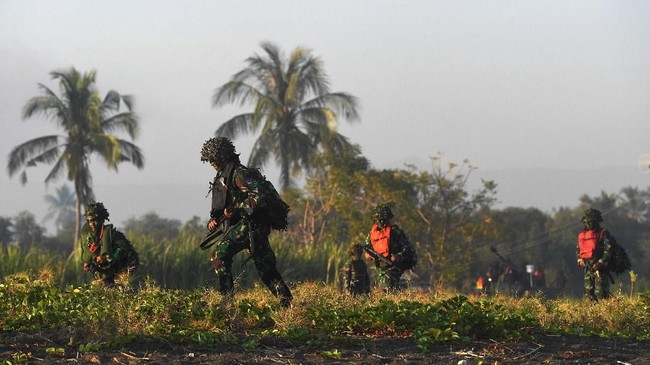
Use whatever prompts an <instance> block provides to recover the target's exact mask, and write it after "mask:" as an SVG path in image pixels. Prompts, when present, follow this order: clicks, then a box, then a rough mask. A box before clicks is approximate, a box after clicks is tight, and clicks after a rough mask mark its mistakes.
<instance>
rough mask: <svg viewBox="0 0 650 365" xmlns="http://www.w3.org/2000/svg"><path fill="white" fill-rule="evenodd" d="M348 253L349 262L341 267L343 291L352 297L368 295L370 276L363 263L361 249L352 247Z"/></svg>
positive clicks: (356, 246) (355, 246)
mask: <svg viewBox="0 0 650 365" xmlns="http://www.w3.org/2000/svg"><path fill="white" fill-rule="evenodd" d="M348 253H349V254H350V261H348V262H347V263H346V264H345V266H344V267H343V275H344V277H343V281H344V286H345V290H347V292H348V293H350V294H352V295H353V296H358V295H361V294H368V293H370V275H368V266H367V265H366V263H365V261H363V248H361V247H360V246H359V245H352V247H350V250H349V251H348Z"/></svg>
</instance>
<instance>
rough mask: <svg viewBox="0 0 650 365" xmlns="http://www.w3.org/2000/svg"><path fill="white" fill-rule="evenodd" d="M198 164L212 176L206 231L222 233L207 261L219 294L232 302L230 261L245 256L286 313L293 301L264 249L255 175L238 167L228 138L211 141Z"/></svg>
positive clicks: (265, 231) (264, 219)
mask: <svg viewBox="0 0 650 365" xmlns="http://www.w3.org/2000/svg"><path fill="white" fill-rule="evenodd" d="M201 161H203V162H209V163H210V164H211V165H212V167H214V169H215V170H216V171H217V175H216V176H215V178H214V181H213V182H212V184H211V188H210V190H211V192H212V209H211V211H210V221H209V222H208V230H210V231H214V230H215V229H222V230H223V231H224V233H225V234H224V236H223V237H222V238H221V239H220V241H219V242H217V243H216V244H215V246H216V247H215V248H214V249H213V250H212V255H211V260H212V266H213V267H214V269H215V271H216V272H217V275H218V277H219V290H220V292H221V293H222V294H224V295H227V296H232V295H233V292H234V286H233V285H234V283H233V276H232V263H233V257H234V256H235V255H236V254H237V253H239V252H241V251H243V250H248V252H249V253H250V258H252V260H253V262H254V263H255V268H256V269H257V272H258V274H259V277H260V280H261V281H262V282H263V283H264V285H266V287H267V288H269V290H270V291H271V293H273V295H275V296H276V297H278V298H280V304H281V305H282V306H284V307H288V306H290V304H291V300H292V298H293V297H292V295H291V291H290V290H289V287H288V286H287V284H286V283H285V282H284V280H283V279H282V276H281V275H280V272H279V271H278V269H277V267H276V265H277V261H276V257H275V253H274V252H273V250H272V249H271V246H270V244H269V234H270V233H271V229H272V227H271V219H272V217H270V216H269V215H270V214H273V212H269V211H268V210H265V209H261V208H260V206H261V205H263V203H264V201H263V200H264V199H265V194H264V191H262V190H263V189H262V181H261V179H260V175H259V172H258V171H257V170H255V171H254V169H249V168H247V167H246V166H244V165H242V164H241V163H240V161H239V154H238V153H235V147H234V146H233V144H232V142H231V141H230V140H229V139H228V138H224V137H219V138H211V139H209V140H207V141H206V142H205V143H204V144H203V148H202V149H201Z"/></svg>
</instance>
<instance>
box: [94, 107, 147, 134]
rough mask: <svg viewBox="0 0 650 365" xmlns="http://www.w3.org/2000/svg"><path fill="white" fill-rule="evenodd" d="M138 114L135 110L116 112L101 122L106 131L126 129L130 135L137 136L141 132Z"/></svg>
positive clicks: (103, 129) (102, 128)
mask: <svg viewBox="0 0 650 365" xmlns="http://www.w3.org/2000/svg"><path fill="white" fill-rule="evenodd" d="M138 119H139V118H138V116H137V115H136V114H135V113H133V112H124V113H119V114H115V115H113V116H111V117H109V118H106V119H104V120H103V121H102V122H101V130H102V131H104V133H111V132H118V131H124V132H126V133H127V134H128V135H129V137H131V138H136V137H137V136H138V133H139V129H140V128H139V123H138Z"/></svg>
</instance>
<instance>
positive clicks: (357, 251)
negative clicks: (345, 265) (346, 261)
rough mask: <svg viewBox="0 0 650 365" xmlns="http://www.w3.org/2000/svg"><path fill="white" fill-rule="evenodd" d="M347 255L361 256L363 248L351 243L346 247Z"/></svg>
mask: <svg viewBox="0 0 650 365" xmlns="http://www.w3.org/2000/svg"><path fill="white" fill-rule="evenodd" d="M348 255H350V257H353V258H361V256H363V248H361V247H359V245H355V244H353V245H351V246H350V247H349V248H348Z"/></svg>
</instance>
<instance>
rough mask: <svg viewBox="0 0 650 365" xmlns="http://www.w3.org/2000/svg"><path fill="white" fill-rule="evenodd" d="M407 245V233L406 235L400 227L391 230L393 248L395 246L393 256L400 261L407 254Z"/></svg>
mask: <svg viewBox="0 0 650 365" xmlns="http://www.w3.org/2000/svg"><path fill="white" fill-rule="evenodd" d="M393 245H394V246H393ZM407 245H408V237H406V233H404V231H402V229H401V228H399V227H398V226H393V228H392V230H391V246H393V247H391V255H394V256H396V257H397V258H398V259H399V258H400V257H401V256H403V255H404V254H405V252H406V249H407ZM393 250H394V251H393Z"/></svg>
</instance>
